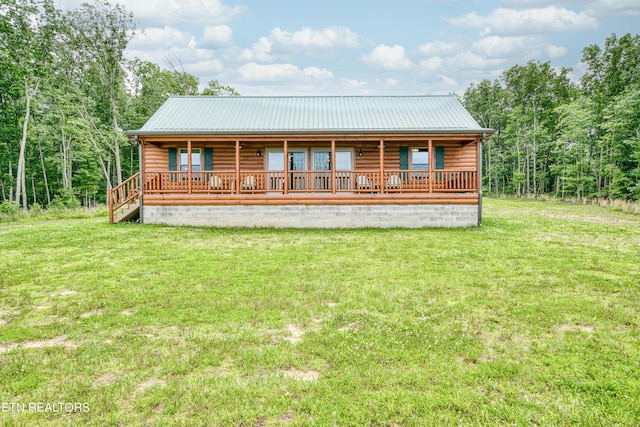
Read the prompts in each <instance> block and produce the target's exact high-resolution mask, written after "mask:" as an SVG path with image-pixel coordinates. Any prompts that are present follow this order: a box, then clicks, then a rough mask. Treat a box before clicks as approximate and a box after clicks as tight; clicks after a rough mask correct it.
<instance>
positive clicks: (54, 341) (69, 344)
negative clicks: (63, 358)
mask: <svg viewBox="0 0 640 427" xmlns="http://www.w3.org/2000/svg"><path fill="white" fill-rule="evenodd" d="M45 347H64V348H66V349H67V350H74V349H76V348H78V346H77V345H76V344H75V343H74V342H73V341H71V340H68V339H67V337H66V336H65V335H61V336H59V337H55V338H51V339H48V340H39V341H24V342H21V343H0V353H4V352H7V351H11V350H13V349H16V348H45Z"/></svg>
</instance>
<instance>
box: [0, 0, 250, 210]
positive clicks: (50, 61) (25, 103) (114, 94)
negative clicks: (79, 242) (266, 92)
mask: <svg viewBox="0 0 640 427" xmlns="http://www.w3.org/2000/svg"><path fill="white" fill-rule="evenodd" d="M138 32H139V30H138V28H137V27H136V21H135V18H134V16H133V14H131V13H129V12H128V11H127V10H126V9H125V8H124V7H122V6H121V5H112V4H110V3H108V2H100V1H96V2H94V3H92V4H88V3H84V4H82V5H81V6H79V7H78V8H77V9H75V10H72V11H68V12H63V11H61V10H58V9H56V8H55V7H54V5H53V2H52V0H3V4H2V5H0V71H1V72H0V194H1V196H0V197H1V199H0V203H3V202H9V203H11V202H14V203H12V206H15V204H16V203H17V204H18V205H19V206H20V207H21V208H22V209H23V210H25V211H26V210H27V209H29V207H33V206H36V207H44V206H50V205H52V204H53V205H54V206H59V207H77V206H81V205H82V206H94V205H96V204H100V203H105V200H106V190H107V188H109V187H112V186H116V185H118V184H120V183H121V182H122V181H123V179H127V178H128V177H129V176H131V175H132V174H134V173H135V172H137V170H138V152H137V148H136V147H135V146H134V145H133V144H132V143H131V142H130V141H129V140H128V139H127V137H126V136H125V134H124V131H125V130H127V129H138V128H140V127H141V126H142V125H143V124H144V123H145V121H146V120H147V119H148V118H149V117H150V116H151V115H152V114H153V113H154V112H155V110H156V109H157V108H158V107H159V106H160V105H161V104H162V103H163V102H164V101H165V100H166V99H167V98H168V97H169V96H172V95H238V93H237V92H236V91H235V90H234V89H233V88H232V87H230V86H222V85H220V84H219V83H218V82H217V81H216V80H213V81H211V82H209V83H208V85H207V86H206V87H205V88H204V89H202V90H200V81H199V79H198V78H197V77H195V76H193V75H191V74H189V73H188V72H186V71H185V69H184V67H183V66H182V64H181V62H180V59H179V58H172V57H167V58H164V62H165V64H166V68H161V67H160V66H158V65H156V64H154V63H151V62H146V61H141V60H139V59H133V60H128V59H126V57H125V50H126V48H127V45H128V43H129V42H130V40H131V39H132V37H133V36H134V35H135V34H136V33H138ZM6 206H8V205H6Z"/></svg>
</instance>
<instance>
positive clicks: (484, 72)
mask: <svg viewBox="0 0 640 427" xmlns="http://www.w3.org/2000/svg"><path fill="white" fill-rule="evenodd" d="M80 3H81V1H80V0H57V4H58V7H62V8H73V7H76V6H77V5H78V4H80ZM120 3H121V4H123V5H124V6H125V7H126V8H127V9H128V10H130V11H132V12H133V13H134V15H135V17H136V20H137V21H138V26H139V28H140V29H142V30H144V31H143V33H140V34H137V35H136V36H135V37H134V38H133V40H132V41H131V43H130V45H129V49H128V51H127V56H128V57H130V58H133V57H138V58H140V59H143V60H147V61H152V62H155V63H157V64H159V65H161V66H163V67H166V64H167V58H172V60H173V62H174V63H179V62H180V63H182V65H183V67H184V68H185V70H186V71H188V72H189V73H191V74H194V75H196V76H198V77H199V78H200V82H201V84H202V85H206V84H207V82H208V81H209V80H212V79H217V80H218V81H219V82H220V83H221V84H224V85H231V86H233V87H234V88H236V89H237V90H238V91H239V92H240V93H241V94H242V95H387V94H388V95H407V94H412V95H417V94H427V93H428V94H448V93H458V94H462V93H463V92H464V90H465V89H466V88H467V87H468V86H469V84H470V83H472V82H478V81H480V80H482V79H490V80H493V79H496V78H498V77H499V76H500V74H501V73H502V71H504V70H506V69H508V68H510V67H511V66H513V65H516V64H525V63H526V62H527V61H528V60H531V59H533V60H537V61H542V62H546V61H551V64H552V65H553V66H555V67H571V68H573V72H572V78H573V79H575V80H577V79H579V77H580V76H581V75H582V73H583V72H584V66H583V65H582V64H580V59H581V57H582V53H581V51H582V48H584V47H585V46H587V45H589V44H594V43H596V44H600V45H602V44H603V43H604V40H605V38H606V37H607V36H609V35H610V34H611V33H613V32H615V33H616V34H618V35H619V36H621V35H623V34H625V33H628V32H629V33H632V34H637V33H639V32H640V31H639V29H640V25H638V23H640V0H583V1H578V0H494V1H482V0H471V1H458V0H397V1H386V0H341V1H338V0H322V1H312V0H297V1H296V0H145V1H140V0H121V1H120Z"/></svg>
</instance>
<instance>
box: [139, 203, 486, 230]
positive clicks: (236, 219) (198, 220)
mask: <svg viewBox="0 0 640 427" xmlns="http://www.w3.org/2000/svg"><path fill="white" fill-rule="evenodd" d="M478 212H479V206H478V205H467V204H464V205H431V204H429V205H426V204H424V205H419V204H416V205H405V204H403V205H399V204H398V205H396V204H390V205H362V204H358V205H209V206H202V205H194V206H158V205H151V206H144V208H143V214H142V222H143V223H145V224H168V225H196V226H214V227H276V228H362V227H378V228H390V227H403V228H423V227H468V226H474V225H478V218H479V216H478Z"/></svg>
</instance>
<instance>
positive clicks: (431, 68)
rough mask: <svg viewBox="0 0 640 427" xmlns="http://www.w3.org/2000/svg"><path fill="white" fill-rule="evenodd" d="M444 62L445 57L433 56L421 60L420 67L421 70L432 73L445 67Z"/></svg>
mask: <svg viewBox="0 0 640 427" xmlns="http://www.w3.org/2000/svg"><path fill="white" fill-rule="evenodd" d="M444 62H445V60H444V58H441V57H439V56H433V57H431V58H429V59H424V60H422V61H420V64H418V68H419V69H420V70H421V71H424V72H427V73H432V72H435V71H438V70H440V69H441V68H442V67H443V65H444Z"/></svg>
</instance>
